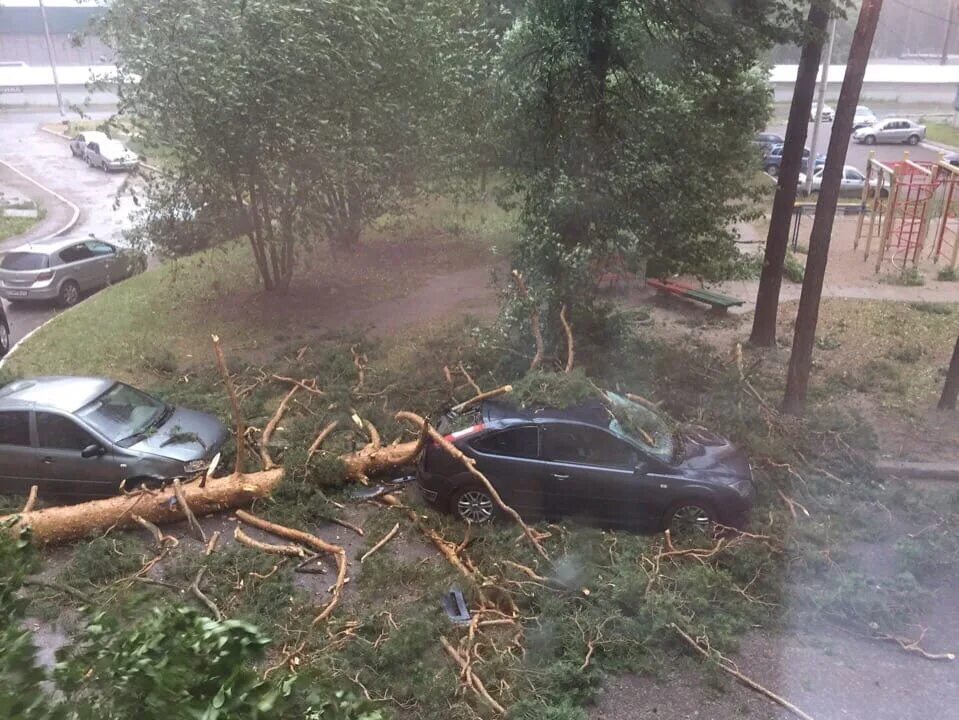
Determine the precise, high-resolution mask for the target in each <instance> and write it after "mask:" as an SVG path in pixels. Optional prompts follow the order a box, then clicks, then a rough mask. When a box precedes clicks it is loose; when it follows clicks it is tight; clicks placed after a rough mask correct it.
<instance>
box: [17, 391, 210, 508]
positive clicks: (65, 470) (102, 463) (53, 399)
mask: <svg viewBox="0 0 959 720" xmlns="http://www.w3.org/2000/svg"><path fill="white" fill-rule="evenodd" d="M226 439H227V430H226V428H225V427H224V426H223V424H222V423H221V422H220V421H219V420H217V419H216V418H215V417H213V416H211V415H207V414H205V413H200V412H196V411H194V410H187V409H186V408H181V407H174V406H173V405H168V404H167V403H164V402H163V401H161V400H158V399H157V398H154V397H151V396H150V395H147V394H146V393H144V392H141V391H140V390H137V389H135V388H132V387H130V386H129V385H124V384H123V383H119V382H114V381H113V380H107V379H104V378H91V377H37V378H30V379H26V380H17V381H15V382H12V383H10V384H9V385H7V386H5V387H3V388H2V389H0V492H4V493H18V494H26V493H27V492H29V490H30V487H31V486H32V485H37V486H38V488H39V491H40V496H41V497H44V496H47V497H51V496H52V497H67V498H70V499H89V498H93V497H107V496H110V495H116V494H117V493H118V492H119V489H120V486H121V483H123V484H124V487H126V488H128V489H129V488H131V487H135V486H137V485H141V484H144V483H146V484H150V485H153V484H159V483H161V482H163V481H167V480H170V479H172V478H175V477H184V476H188V475H195V474H197V473H200V472H204V471H205V470H206V469H207V468H208V467H209V465H210V462H211V460H212V459H213V457H214V456H215V455H216V454H217V453H219V452H220V449H221V448H222V447H223V444H224V443H225V442H226Z"/></svg>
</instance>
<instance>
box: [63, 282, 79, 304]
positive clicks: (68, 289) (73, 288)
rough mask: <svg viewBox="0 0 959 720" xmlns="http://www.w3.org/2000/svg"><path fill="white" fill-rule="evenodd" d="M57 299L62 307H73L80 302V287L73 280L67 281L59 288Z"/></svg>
mask: <svg viewBox="0 0 959 720" xmlns="http://www.w3.org/2000/svg"><path fill="white" fill-rule="evenodd" d="M57 299H58V300H59V301H60V304H61V305H62V306H63V307H73V306H74V305H76V304H77V303H78V302H80V286H79V285H77V283H76V281H75V280H67V281H66V282H64V283H63V285H61V286H60V293H59V295H58V296H57Z"/></svg>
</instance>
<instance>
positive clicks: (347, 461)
mask: <svg viewBox="0 0 959 720" xmlns="http://www.w3.org/2000/svg"><path fill="white" fill-rule="evenodd" d="M396 417H397V418H399V414H397V416H396ZM426 438H427V432H426V430H424V429H422V427H421V432H420V436H419V438H418V439H417V440H415V441H411V442H406V443H402V444H400V445H387V446H386V447H373V446H372V445H367V446H366V447H364V448H363V449H361V450H358V451H357V452H355V453H350V454H348V455H341V456H340V460H342V461H343V464H344V465H345V466H346V477H347V479H349V480H355V481H359V482H365V480H366V479H367V477H368V476H369V475H375V474H376V473H379V472H383V471H384V470H389V469H392V468H395V467H398V466H400V465H407V464H409V463H411V462H413V461H414V460H415V459H416V458H417V457H418V456H419V454H420V451H421V450H422V449H423V447H424V446H425V445H426Z"/></svg>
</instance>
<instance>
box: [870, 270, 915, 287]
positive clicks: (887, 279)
mask: <svg viewBox="0 0 959 720" xmlns="http://www.w3.org/2000/svg"><path fill="white" fill-rule="evenodd" d="M880 282H884V283H889V284H890V285H904V286H906V287H920V286H922V285H925V284H926V278H925V277H924V276H923V274H922V272H920V270H919V268H917V267H916V266H915V265H910V266H908V267H906V268H903V270H902V272H899V273H890V274H887V275H883V276H882V278H880Z"/></svg>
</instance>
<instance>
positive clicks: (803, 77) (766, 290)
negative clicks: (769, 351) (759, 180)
mask: <svg viewBox="0 0 959 720" xmlns="http://www.w3.org/2000/svg"><path fill="white" fill-rule="evenodd" d="M828 21H829V13H828V12H827V9H826V5H825V3H823V2H821V1H820V0H815V1H814V2H813V4H812V6H811V7H810V8H809V16H808V17H807V19H806V24H807V25H808V27H809V30H810V32H811V33H812V34H811V36H810V37H809V39H808V40H807V41H806V44H805V45H803V49H802V55H801V56H800V58H799V70H798V72H797V74H796V85H795V89H794V90H793V97H792V104H791V105H790V107H789V123H788V124H787V126H786V138H785V140H786V141H785V143H784V144H783V154H782V162H781V163H780V165H779V177H778V179H777V181H776V197H775V198H774V199H773V209H772V214H771V215H770V218H769V232H768V234H767V235H766V250H765V253H764V255H763V269H762V274H761V275H760V278H759V290H758V292H757V293H756V314H755V315H754V316H753V329H752V333H751V334H750V336H749V342H750V343H751V344H753V345H758V346H760V347H773V346H774V345H775V344H776V319H777V316H778V314H779V289H780V287H781V286H782V281H783V263H784V262H785V260H786V248H787V246H788V244H789V225H790V222H791V221H792V216H793V208H794V206H795V204H796V188H797V185H798V183H799V172H800V170H801V169H802V154H803V149H804V148H805V146H806V130H807V128H808V127H809V113H810V111H811V110H812V102H813V95H814V94H815V91H816V75H817V74H818V72H819V61H820V58H821V56H822V43H823V38H824V35H825V32H826V23H827V22H828ZM833 135H835V133H833ZM847 138H848V135H847ZM815 162H816V161H815V158H810V165H811V167H815ZM806 170H807V171H808V170H809V168H806Z"/></svg>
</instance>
